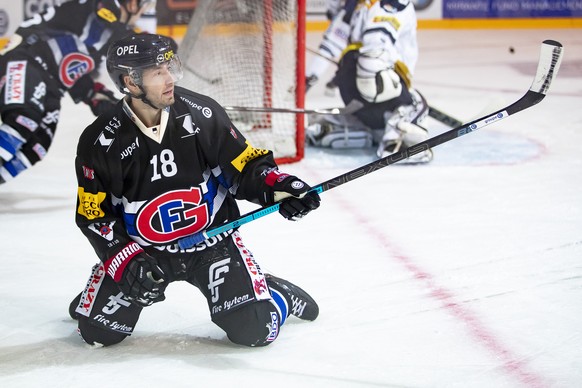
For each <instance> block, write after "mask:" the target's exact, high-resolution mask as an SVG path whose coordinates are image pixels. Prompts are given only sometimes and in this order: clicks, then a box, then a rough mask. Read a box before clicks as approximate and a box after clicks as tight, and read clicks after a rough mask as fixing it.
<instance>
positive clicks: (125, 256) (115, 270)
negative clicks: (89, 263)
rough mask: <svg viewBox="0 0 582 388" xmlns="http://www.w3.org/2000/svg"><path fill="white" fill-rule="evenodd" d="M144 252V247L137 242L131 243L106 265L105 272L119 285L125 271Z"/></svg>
mask: <svg viewBox="0 0 582 388" xmlns="http://www.w3.org/2000/svg"><path fill="white" fill-rule="evenodd" d="M141 252H143V249H142V247H140V246H139V244H138V243H136V242H130V243H129V244H127V245H126V246H125V247H123V249H122V250H120V251H119V252H118V253H117V254H116V255H115V256H112V257H110V258H109V259H108V260H107V261H106V262H105V263H104V266H105V272H107V274H109V276H111V277H112V278H113V280H114V281H115V282H116V283H118V282H119V281H120V280H121V276H122V274H123V270H124V269H125V267H126V266H127V264H128V263H129V262H130V260H131V259H133V258H134V257H135V256H136V255H137V254H139V253H141Z"/></svg>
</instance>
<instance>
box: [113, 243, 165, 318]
mask: <svg viewBox="0 0 582 388" xmlns="http://www.w3.org/2000/svg"><path fill="white" fill-rule="evenodd" d="M132 252H133V253H132ZM105 271H106V272H107V273H108V274H109V275H110V276H111V277H112V278H113V280H114V281H115V282H116V283H117V285H118V287H119V289H120V290H121V292H122V293H123V295H125V297H126V298H127V299H129V300H130V301H131V302H132V303H134V304H136V305H138V306H141V307H146V306H150V305H152V304H154V303H156V302H161V301H163V300H164V299H166V297H165V296H164V289H165V286H164V284H163V283H164V276H165V274H164V271H162V269H161V268H160V267H159V266H158V263H157V261H156V259H154V258H153V257H151V256H150V255H148V254H147V253H145V252H144V251H143V250H142V249H141V247H139V245H137V243H130V244H129V245H128V246H126V247H125V248H124V249H123V250H122V251H121V252H119V253H118V254H117V255H115V256H114V257H112V258H111V259H109V260H107V262H106V263H105Z"/></svg>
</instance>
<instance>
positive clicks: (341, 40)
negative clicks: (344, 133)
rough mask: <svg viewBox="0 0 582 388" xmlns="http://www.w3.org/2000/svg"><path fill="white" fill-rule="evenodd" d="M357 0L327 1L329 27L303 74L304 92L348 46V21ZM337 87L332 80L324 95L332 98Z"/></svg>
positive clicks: (328, 83)
mask: <svg viewBox="0 0 582 388" xmlns="http://www.w3.org/2000/svg"><path fill="white" fill-rule="evenodd" d="M357 3H358V0H346V1H344V0H327V12H326V16H327V18H328V20H330V22H331V23H330V25H329V27H328V28H327V30H326V31H325V32H324V34H323V39H322V40H321V43H320V44H319V47H318V49H317V52H318V55H316V56H314V57H313V59H312V60H311V62H310V63H309V66H308V67H307V69H306V73H305V92H306V93H307V91H308V90H309V89H311V87H312V86H314V85H315V84H316V83H317V82H318V81H319V80H320V79H321V77H322V76H323V74H324V73H325V72H326V71H327V70H328V69H329V67H330V66H331V65H332V64H333V62H337V61H339V59H340V58H341V54H342V52H343V51H344V50H345V48H346V46H347V45H348V38H349V34H350V19H351V18H352V13H353V12H354V9H355V8H356V5H357ZM336 88H337V85H336V84H335V83H334V81H333V79H332V80H330V81H329V82H327V84H326V85H325V94H326V95H327V96H330V97H332V96H334V95H335V90H336Z"/></svg>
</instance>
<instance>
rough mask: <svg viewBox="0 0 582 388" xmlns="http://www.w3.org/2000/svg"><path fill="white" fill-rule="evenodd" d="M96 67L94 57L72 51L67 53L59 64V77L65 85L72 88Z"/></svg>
mask: <svg viewBox="0 0 582 388" xmlns="http://www.w3.org/2000/svg"><path fill="white" fill-rule="evenodd" d="M94 68H95V62H94V61H93V58H91V57H89V56H87V55H85V54H81V53H71V54H68V55H66V56H65V57H64V58H63V60H62V61H61V65H60V66H59V78H60V79H61V82H62V83H63V85H65V86H66V87H67V88H70V87H71V86H73V85H74V84H75V82H76V81H77V79H79V78H80V77H81V76H83V75H84V74H87V73H90V72H91V71H92V70H93V69H94Z"/></svg>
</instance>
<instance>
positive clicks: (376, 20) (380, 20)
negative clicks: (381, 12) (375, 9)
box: [374, 16, 400, 30]
mask: <svg viewBox="0 0 582 388" xmlns="http://www.w3.org/2000/svg"><path fill="white" fill-rule="evenodd" d="M374 23H388V24H390V25H391V26H392V27H394V29H395V30H398V29H399V28H400V21H398V19H396V18H395V17H393V16H376V17H375V18H374Z"/></svg>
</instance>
